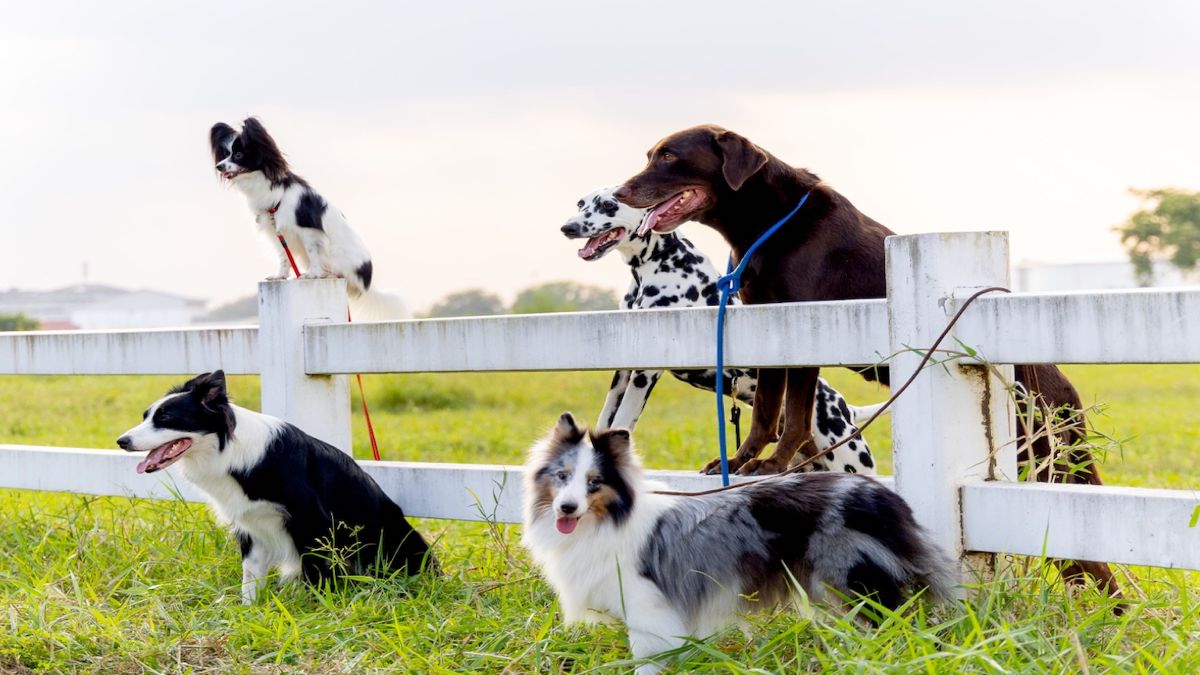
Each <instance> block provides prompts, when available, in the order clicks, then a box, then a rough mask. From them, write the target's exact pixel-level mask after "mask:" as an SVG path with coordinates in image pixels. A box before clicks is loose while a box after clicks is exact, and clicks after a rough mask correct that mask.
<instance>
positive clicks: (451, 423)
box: [0, 366, 1200, 673]
mask: <svg viewBox="0 0 1200 675" xmlns="http://www.w3.org/2000/svg"><path fill="white" fill-rule="evenodd" d="M1069 374H1070V375H1071V376H1072V379H1073V380H1074V381H1075V382H1076V384H1077V385H1078V386H1079V389H1080V391H1081V392H1082V393H1083V394H1084V398H1085V400H1086V401H1088V402H1089V403H1095V402H1106V403H1107V404H1108V405H1107V408H1106V411H1105V414H1104V415H1102V416H1098V417H1096V418H1095V420H1094V422H1095V424H1096V426H1097V427H1098V428H1100V429H1101V430H1102V431H1104V432H1105V433H1107V434H1109V435H1112V436H1114V437H1117V438H1121V439H1124V440H1125V442H1124V444H1123V447H1122V448H1114V450H1113V451H1111V452H1110V453H1109V454H1108V456H1107V458H1106V460H1105V463H1104V472H1105V477H1106V479H1107V480H1108V482H1109V483H1112V484H1125V485H1145V486H1154V487H1171V488H1184V489H1196V488H1197V482H1198V481H1197V479H1196V478H1195V476H1197V470H1198V469H1200V456H1198V454H1197V453H1196V452H1195V450H1194V448H1196V447H1197V441H1198V440H1200V416H1197V415H1196V414H1195V413H1194V411H1193V410H1192V408H1191V404H1192V402H1194V401H1196V400H1198V399H1200V377H1198V376H1200V368H1197V367H1190V366H1189V367H1170V368H1159V367H1154V368H1151V367H1125V366H1109V367H1103V368H1101V367H1080V368H1071V369H1069ZM826 376H827V377H829V378H830V379H831V380H833V381H834V384H835V386H838V387H839V388H841V389H842V390H843V391H844V392H845V393H846V394H847V395H848V396H849V397H850V398H851V400H853V401H856V402H863V403H868V402H874V401H877V400H880V399H882V398H883V397H884V396H885V394H886V392H885V390H882V389H879V388H878V387H876V386H875V385H873V384H869V383H866V382H863V381H861V380H859V379H857V378H856V377H855V376H853V375H851V374H849V373H845V372H842V371H827V373H826ZM608 378H609V375H608V374H605V373H541V374H499V375H452V376H425V375H421V376H386V377H385V376H368V377H367V378H366V380H367V387H368V397H369V400H370V401H371V403H372V404H373V408H372V413H373V417H374V419H375V423H376V427H377V429H378V431H379V435H380V439H381V441H382V446H383V453H384V455H385V457H386V458H389V459H412V460H423V461H453V462H502V463H515V462H519V461H520V459H521V457H522V454H523V453H524V451H525V448H526V447H527V446H528V444H529V442H530V441H531V439H533V438H534V437H536V436H537V435H539V434H541V433H542V432H543V431H544V430H545V429H546V428H547V427H548V426H549V425H550V424H551V423H552V422H553V420H554V418H555V416H556V415H557V414H558V413H560V412H562V411H563V410H573V411H575V412H576V413H578V414H579V415H580V416H581V417H582V418H584V419H591V418H592V417H593V416H594V415H595V414H596V413H597V407H598V405H599V404H600V402H601V401H602V399H603V393H604V391H605V389H606V387H607V384H608ZM178 380H179V378H158V377H153V378H151V377H110V378H66V377H38V378H25V377H0V411H2V416H0V442H4V443H31V444H44V445H64V446H77V447H111V445H112V440H113V439H114V438H115V437H116V436H117V435H118V434H119V433H120V432H122V431H124V430H125V429H126V428H128V427H130V426H132V425H133V424H134V423H136V422H137V421H138V420H139V419H140V417H141V411H142V409H143V408H144V407H145V405H146V404H147V403H149V402H150V401H152V400H154V399H155V398H156V397H157V396H159V395H161V393H162V391H163V390H164V389H165V388H167V387H168V386H169V385H171V384H174V383H176V382H177V381H178ZM231 387H232V390H233V393H234V395H235V397H236V398H237V399H239V400H240V401H242V402H244V403H246V404H247V405H248V406H249V407H257V406H256V405H255V404H256V402H257V400H258V390H257V381H256V380H255V379H254V378H233V380H232V383H231ZM47 411H54V412H53V414H48V412H47ZM711 416H712V412H711V398H710V397H709V396H707V395H705V394H704V393H702V392H698V391H695V390H692V389H691V388H689V387H686V386H684V385H680V384H678V383H676V382H674V381H664V382H663V383H661V384H660V385H659V388H658V389H657V390H656V392H655V396H654V398H653V399H652V400H651V403H650V407H649V410H648V411H647V414H646V417H645V419H644V420H643V422H642V423H641V424H640V425H639V428H638V434H637V441H638V445H639V447H640V448H641V451H642V454H643V455H644V456H645V458H646V463H647V464H648V465H649V466H652V467H657V468H695V467H696V466H698V465H699V464H700V463H701V462H703V461H706V460H708V459H710V458H711V455H712V454H713V452H714V441H713V437H714V431H713V427H712V419H711ZM355 424H356V428H355V442H356V452H357V454H358V456H360V457H363V456H366V455H367V453H368V452H369V451H368V450H367V445H366V439H365V433H364V432H363V430H362V428H361V419H360V418H359V417H357V416H356V418H355ZM867 435H868V438H869V440H870V441H871V443H872V447H873V448H874V449H875V450H876V452H877V454H878V455H879V458H880V465H881V468H882V469H883V470H884V471H890V466H891V461H890V448H889V443H888V442H887V424H886V421H885V422H884V423H883V424H881V425H880V426H879V427H877V428H873V429H872V430H871V431H869V432H868V434H867ZM0 523H3V527H2V528H0V555H2V556H3V561H2V562H0V624H3V625H4V630H3V631H2V632H0V672H8V671H18V672H20V671H22V670H45V671H52V672H64V671H65V672H71V671H79V672H103V673H143V672H213V673H225V672H255V673H257V672H279V671H284V672H355V673H358V672H384V671H386V672H421V673H426V672H502V671H507V672H513V673H524V672H583V671H587V670H591V669H601V670H604V671H608V672H617V671H621V670H628V669H629V662H628V661H627V659H628V652H627V649H626V644H625V637H624V632H623V631H622V629H621V628H620V627H612V626H604V627H573V628H564V627H562V626H560V625H559V623H558V616H557V611H556V605H555V600H554V597H553V593H552V592H551V591H550V590H549V589H548V588H547V586H546V585H545V584H544V583H543V582H541V581H540V580H539V579H538V578H537V573H536V570H535V569H534V568H533V567H532V566H531V564H530V563H529V561H528V559H527V557H526V556H525V555H524V554H523V552H522V551H521V550H520V549H519V547H518V546H517V539H518V535H519V531H518V528H515V527H509V526H498V527H495V528H492V527H489V526H488V525H486V524H479V523H453V522H447V521H434V520H422V521H416V525H417V526H418V527H419V528H420V529H421V530H422V531H423V532H424V533H426V534H427V535H428V536H430V537H432V538H434V539H436V541H437V543H436V545H435V546H436V550H437V553H438V555H439V556H440V557H441V558H442V560H443V563H444V565H445V568H446V575H445V576H444V577H442V578H440V579H428V578H418V579H384V580H374V581H347V582H343V583H339V584H337V585H335V586H333V587H326V588H311V587H306V586H304V585H300V584H296V585H291V586H289V587H286V588H284V589H283V590H281V591H279V592H278V593H277V594H276V593H268V594H266V597H265V598H264V599H262V600H261V601H260V602H259V603H258V604H256V605H254V606H251V607H243V606H242V605H241V604H240V602H239V598H238V581H239V580H240V570H239V562H238V556H237V552H236V546H235V545H234V543H233V542H232V541H231V539H230V537H229V536H228V534H227V533H226V532H225V531H223V530H222V529H221V528H220V527H219V526H217V525H216V524H215V522H214V520H213V518H212V516H211V515H210V514H209V513H208V511H207V509H205V508H204V507H202V506H199V505H192V504H183V503H177V502H152V501H140V500H129V499H122V498H94V497H81V496H75V495H63V494H47V493H34V492H22V491H0ZM1197 536H1200V534H1198V535H1197ZM1179 545H1181V546H1184V545H1197V544H1196V543H1195V542H1194V541H1192V542H1179ZM1121 576H1122V579H1123V580H1124V581H1125V582H1126V585H1127V587H1129V592H1130V599H1131V605H1132V606H1131V607H1130V610H1129V611H1128V612H1127V613H1126V614H1125V615H1123V616H1120V617H1116V616H1113V615H1112V613H1111V612H1110V611H1108V610H1109V607H1110V603H1109V601H1108V600H1107V599H1106V598H1103V597H1100V596H1099V595H1098V594H1096V593H1095V592H1093V591H1090V590H1089V591H1083V592H1069V593H1068V592H1063V589H1062V587H1061V585H1060V584H1059V583H1058V582H1057V580H1056V579H1055V578H1054V575H1053V574H1051V573H1048V572H1046V571H1045V570H1044V569H1043V568H1042V567H1041V566H1039V564H1038V561H1027V560H1023V559H1020V560H1017V561H1015V564H1014V565H1012V566H1009V567H1006V568H1005V569H1003V570H1002V571H1001V572H1000V573H999V574H998V575H997V578H996V579H995V580H993V581H992V582H989V583H988V584H987V585H986V586H985V587H982V588H981V589H979V590H978V591H977V592H975V593H974V594H973V596H972V599H971V600H970V601H969V602H968V603H967V604H966V605H965V606H964V607H962V608H954V609H937V610H932V613H930V610H928V609H927V608H924V607H921V606H919V605H918V606H916V607H913V608H911V609H910V610H909V611H906V612H903V613H901V614H899V615H896V616H894V617H891V618H889V619H888V620H887V621H885V622H884V624H883V626H881V627H880V628H879V629H867V628H864V627H862V626H861V625H860V624H859V623H858V622H857V621H856V620H855V619H853V618H852V617H846V616H844V615H842V614H838V613H832V612H828V611H820V610H813V611H805V612H800V613H797V612H794V611H778V612H774V613H772V614H769V615H767V616H761V617H756V618H754V619H753V620H752V621H751V626H750V630H749V631H748V632H747V633H746V634H743V633H740V632H736V631H735V632H731V633H728V634H725V635H722V636H719V637H717V638H715V639H714V640H711V641H707V642H704V643H701V644H699V645H697V649H696V651H695V653H693V654H691V655H690V656H688V657H687V659H686V660H685V661H683V662H682V663H680V664H679V665H678V667H677V668H676V670H677V672H703V671H707V672H732V673H740V672H751V670H752V669H760V670H759V671H758V672H761V671H770V672H797V671H804V672H823V671H836V672H889V673H911V672H927V673H959V672H980V673H999V672H1063V671H1080V670H1081V669H1082V668H1083V667H1084V666H1083V664H1086V667H1087V668H1089V669H1090V671H1091V672H1093V673H1096V672H1178V673H1190V672H1196V671H1197V670H1200V592H1197V590H1196V588H1197V582H1200V575H1198V574H1195V573H1181V572H1172V571H1166V570H1152V569H1146V568H1133V569H1123V570H1122V571H1121ZM623 660H624V661H623ZM622 661H623V663H622ZM614 662H617V663H618V664H619V665H616V666H613V663H614Z"/></svg>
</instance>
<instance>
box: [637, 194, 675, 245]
mask: <svg viewBox="0 0 1200 675" xmlns="http://www.w3.org/2000/svg"><path fill="white" fill-rule="evenodd" d="M681 199H683V193H680V194H677V195H675V196H674V197H671V198H670V199H668V200H667V201H665V202H663V203H661V204H659V205H658V206H656V207H654V210H653V211H651V212H650V213H647V214H646V217H645V218H644V219H643V220H642V226H641V227H639V228H638V231H637V233H638V236H639V237H644V236H646V233H647V232H649V231H650V230H653V229H654V226H655V225H657V224H658V220H659V219H660V218H662V215H663V214H664V213H666V212H667V211H668V210H669V209H670V208H671V207H672V206H675V204H676V203H677V202H679V200H681Z"/></svg>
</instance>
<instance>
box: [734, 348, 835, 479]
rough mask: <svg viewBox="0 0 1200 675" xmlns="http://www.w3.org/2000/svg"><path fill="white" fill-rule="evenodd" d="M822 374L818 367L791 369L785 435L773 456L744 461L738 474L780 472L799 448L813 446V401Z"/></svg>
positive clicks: (780, 439) (781, 437)
mask: <svg viewBox="0 0 1200 675" xmlns="http://www.w3.org/2000/svg"><path fill="white" fill-rule="evenodd" d="M820 373H821V370H820V369H819V368H789V369H788V371H787V394H786V398H785V403H784V410H783V435H782V436H780V438H779V444H778V445H776V446H775V452H773V453H771V456H770V457H767V458H766V459H752V460H750V461H748V462H744V463H743V464H742V466H741V468H740V469H739V470H738V473H739V474H742V475H744V476H763V475H767V474H772V473H779V472H780V471H783V470H784V469H786V468H787V467H788V464H789V463H790V462H791V461H792V458H793V457H795V456H796V452H797V451H798V450H800V449H801V448H804V447H805V446H806V445H810V446H811V445H812V412H813V402H814V401H815V400H816V396H817V376H818V375H819V374H820ZM761 386H762V385H759V387H760V388H761ZM756 419H757V418H756Z"/></svg>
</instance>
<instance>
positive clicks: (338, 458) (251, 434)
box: [117, 370, 437, 604]
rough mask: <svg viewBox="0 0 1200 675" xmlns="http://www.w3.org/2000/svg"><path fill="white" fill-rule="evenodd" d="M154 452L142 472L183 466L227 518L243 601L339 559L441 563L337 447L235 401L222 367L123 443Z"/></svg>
mask: <svg viewBox="0 0 1200 675" xmlns="http://www.w3.org/2000/svg"><path fill="white" fill-rule="evenodd" d="M117 445H118V446H119V447H120V448H121V449H123V450H126V451H128V452H148V453H149V454H148V455H146V458H145V459H143V460H142V461H141V462H140V463H138V465H137V471H138V473H153V472H155V471H158V470H160V469H163V468H166V467H168V466H170V465H172V464H175V463H176V462H178V464H179V468H180V469H181V470H182V473H183V476H184V477H185V478H186V479H187V480H188V481H189V482H191V483H192V484H193V485H195V486H196V487H197V488H199V489H200V491H201V492H203V493H204V494H205V496H206V497H207V498H208V501H209V503H210V504H211V505H212V508H213V510H214V511H215V512H216V514H217V517H218V519H220V520H222V521H224V522H227V523H229V524H230V525H231V526H232V528H233V532H234V534H235V535H237V539H238V542H239V543H240V544H241V548H242V601H243V602H245V603H247V604H249V603H251V602H253V601H254V599H255V598H256V597H257V594H258V592H259V591H260V590H261V588H262V585H263V583H264V582H265V580H266V577H267V574H268V573H269V572H270V571H271V570H272V569H273V568H278V570H279V572H280V577H281V578H282V579H283V580H287V579H291V578H294V577H296V576H297V575H300V574H303V576H304V578H305V579H306V580H308V581H310V582H316V581H318V580H320V579H322V578H327V577H328V576H329V575H330V573H331V572H332V571H333V569H334V568H333V567H332V565H333V564H334V562H333V559H334V558H337V559H339V560H341V561H342V562H344V563H345V564H346V565H347V567H348V568H349V569H348V570H347V571H348V572H349V573H352V574H367V573H376V574H380V575H386V574H391V573H403V574H415V573H417V572H419V571H420V570H422V569H430V570H433V569H436V567H437V562H436V560H435V559H434V558H433V554H432V553H431V552H430V550H429V546H428V545H427V544H426V543H425V540H424V539H423V538H422V537H421V535H420V534H419V533H418V532H417V531H416V530H414V529H413V528H412V526H411V525H409V523H408V521H407V520H406V519H405V518H404V512H403V511H401V510H400V507H399V506H397V505H396V503H395V502H393V501H392V500H391V499H389V498H388V496H387V495H386V494H384V492H383V490H382V489H380V487H379V485H378V484H376V483H375V481H374V480H373V479H372V478H371V477H370V476H368V475H367V474H366V472H364V471H363V470H362V468H360V467H359V466H358V464H357V463H355V461H354V459H353V458H351V457H350V456H349V455H347V454H346V453H344V452H342V451H340V450H338V449H337V448H335V447H333V446H331V445H329V444H328V443H325V442H323V441H320V440H318V439H316V438H313V437H312V436H309V435H308V434H306V433H304V432H303V431H301V430H300V429H298V428H296V427H295V426H293V425H291V424H288V423H287V422H284V421H282V420H279V419H277V418H275V417H271V416H270V415H263V414H260V413H256V412H254V411H251V410H246V409H245V408H241V407H239V406H236V405H233V404H232V403H230V402H229V397H228V394H227V393H226V388H225V373H223V372H222V371H220V370H218V371H216V372H213V373H204V374H203V375H199V376H197V377H195V378H192V379H191V380H189V381H188V382H187V383H185V384H184V385H183V386H181V387H177V388H175V389H172V390H171V391H170V392H168V393H167V395H166V396H165V397H164V398H162V399H161V400H159V401H157V402H155V403H154V404H152V405H151V406H150V407H149V408H148V409H147V410H146V412H145V414H144V415H143V420H142V423H141V424H139V425H137V426H135V427H133V428H132V429H130V430H129V431H127V432H125V433H124V434H123V435H122V436H121V437H120V438H118V439H117Z"/></svg>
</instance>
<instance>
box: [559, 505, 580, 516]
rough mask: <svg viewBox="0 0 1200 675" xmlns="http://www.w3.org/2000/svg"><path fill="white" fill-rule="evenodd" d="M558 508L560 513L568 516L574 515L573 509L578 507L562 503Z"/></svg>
mask: <svg viewBox="0 0 1200 675" xmlns="http://www.w3.org/2000/svg"><path fill="white" fill-rule="evenodd" d="M558 508H559V510H560V511H562V512H563V513H565V514H567V515H568V516H569V515H571V514H572V513H575V509H577V508H579V507H578V506H576V505H575V504H572V503H571V502H563V503H562V504H561V505H559V507H558Z"/></svg>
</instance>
